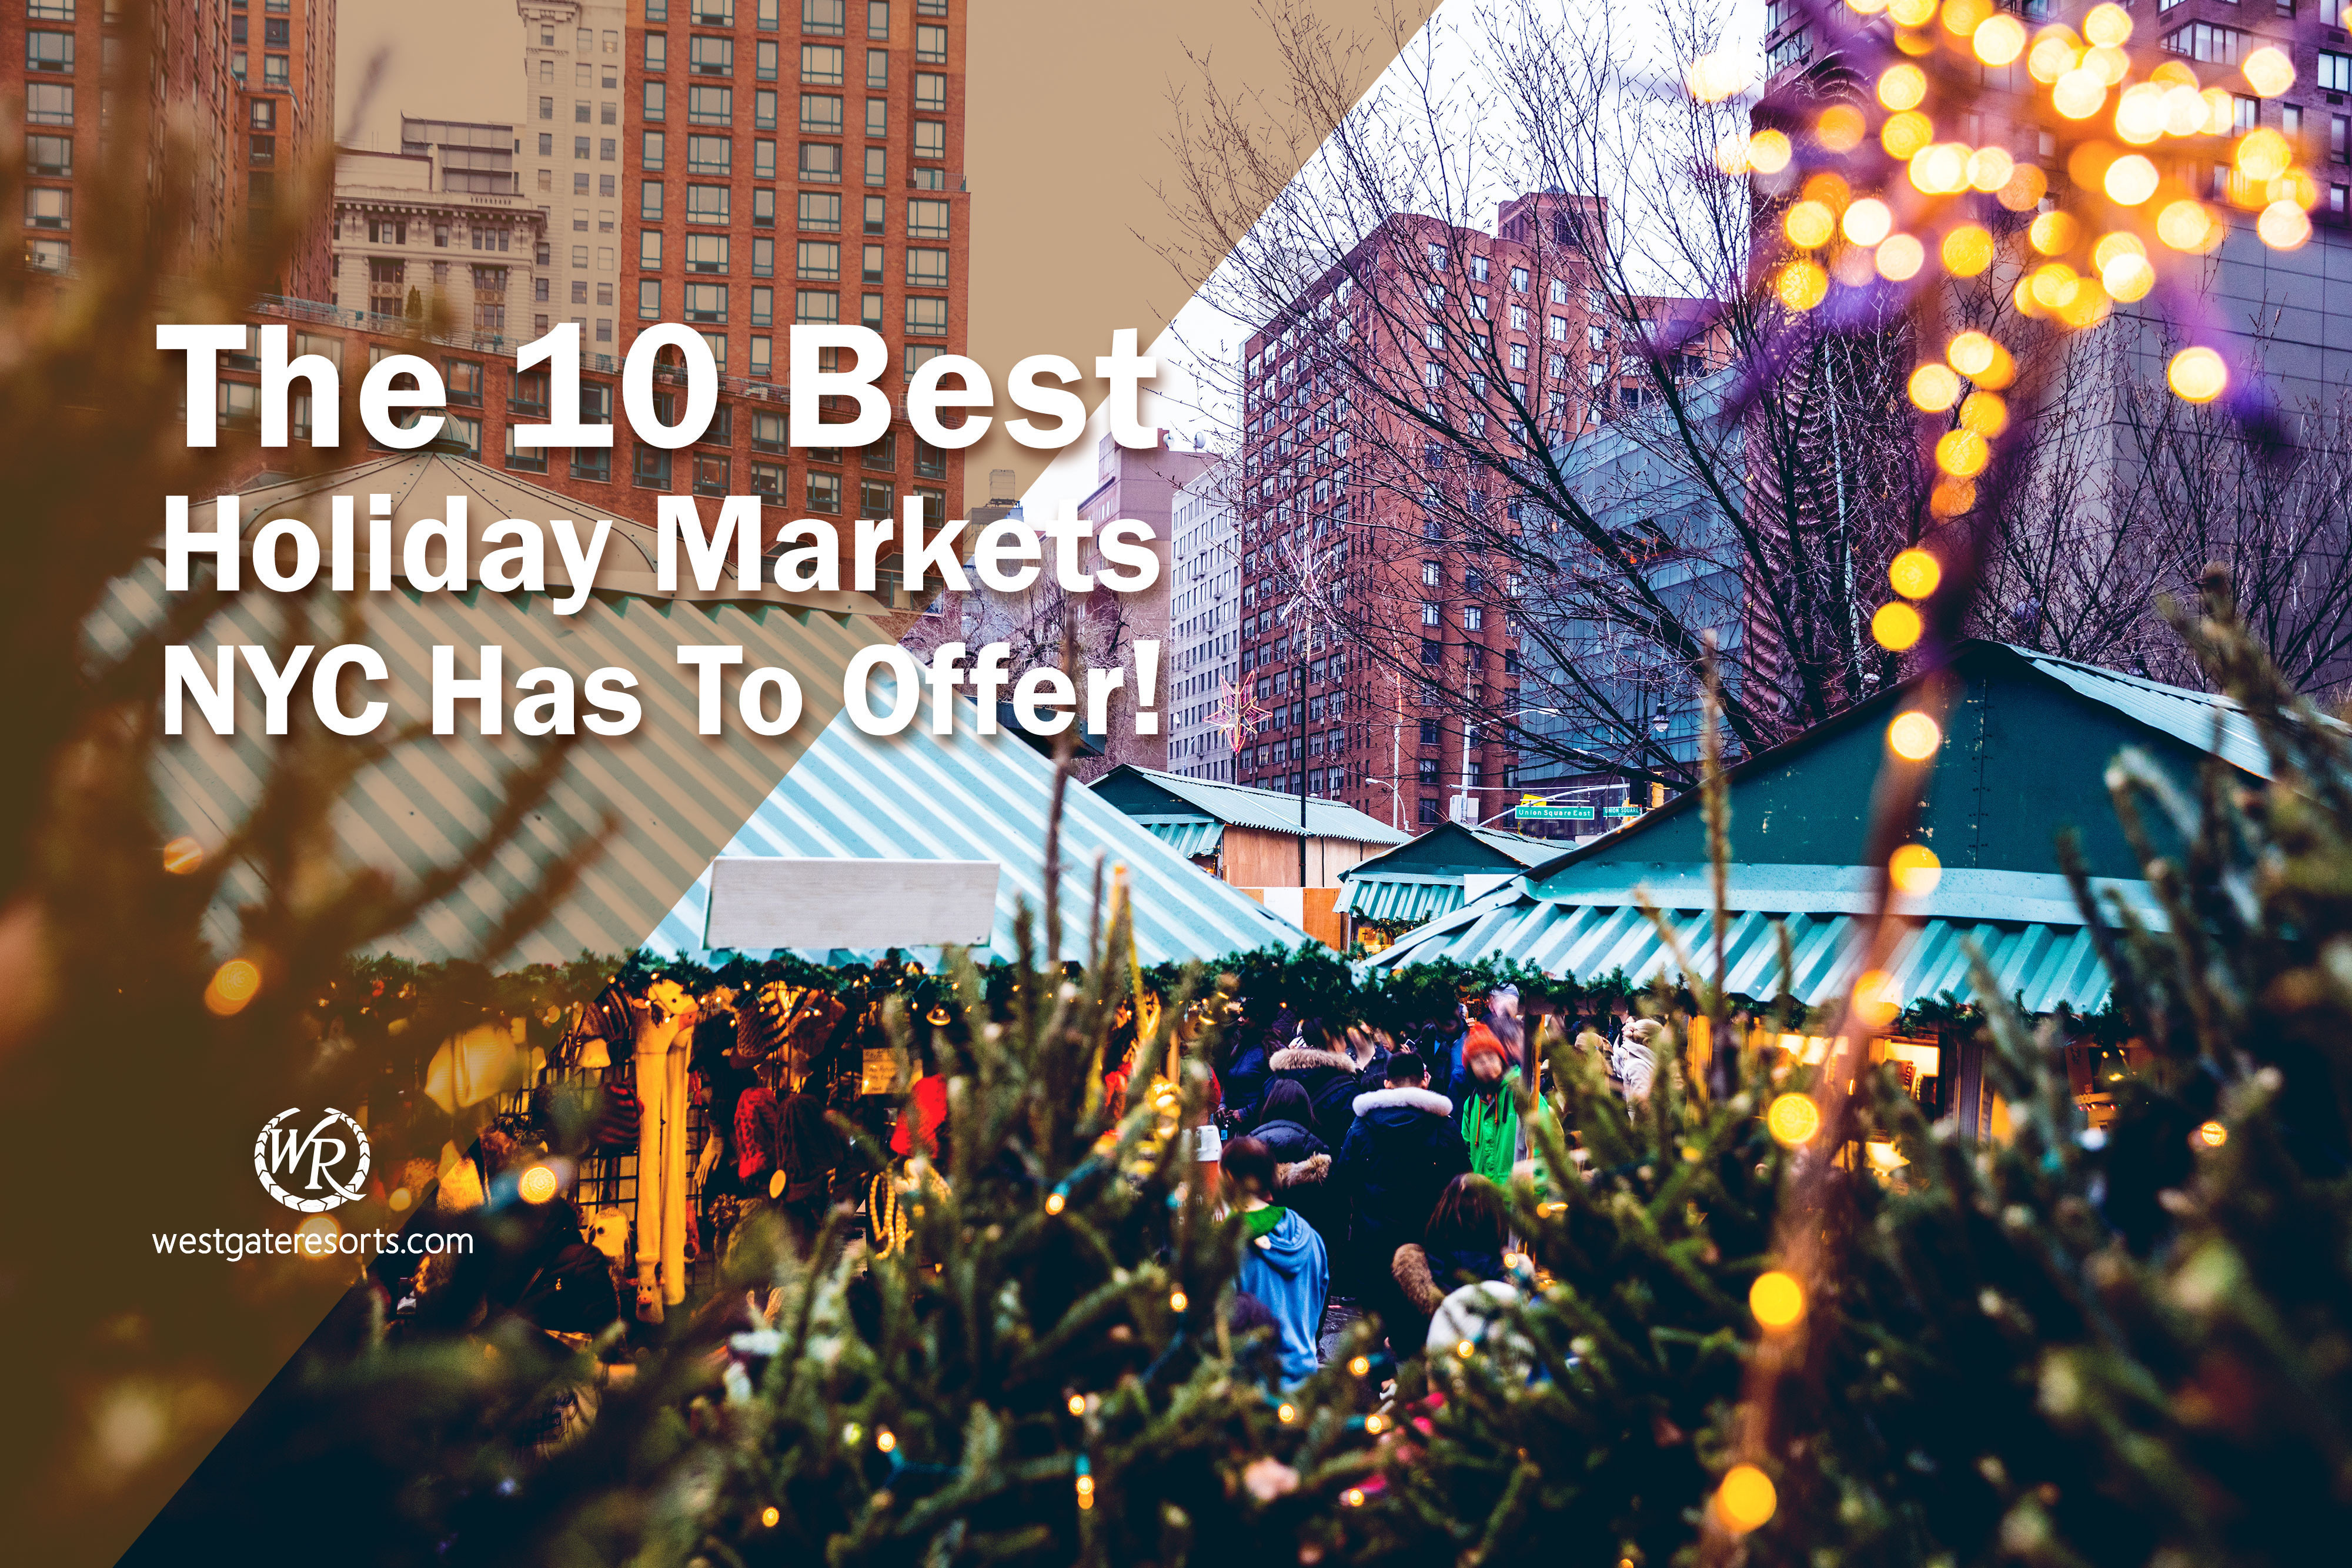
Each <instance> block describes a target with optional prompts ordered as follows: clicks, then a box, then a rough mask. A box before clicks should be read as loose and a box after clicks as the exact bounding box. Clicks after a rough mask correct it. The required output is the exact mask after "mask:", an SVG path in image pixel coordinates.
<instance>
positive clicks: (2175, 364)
mask: <svg viewBox="0 0 2352 1568" xmlns="http://www.w3.org/2000/svg"><path fill="white" fill-rule="evenodd" d="M2164 380H2165V382H2166V384H2167V385H2168V386H2170V387H2171V388H2172V390H2173V392H2174V393H2175V394H2176V395H2177V396H2179V398H2180V399H2181V400H2182V401H2183V402H2212V401H2213V400H2214V399H2215V398H2217V397H2220V396H2221V394H2222V393H2223V392H2227V391H2228V390H2229V388H2230V367H2229V366H2228V365H2226V364H2224V363H2222V362H2221V355H2220V354H2218V353H2216V352H2214V351H2213V350H2210V349H2208V348H2204V347H2202V346H2201V345H2200V347H2197V348H2193V349H2183V350H2180V352H2179V353H2177V354H2175V355H2173V356H2172V362H2171V363H2170V364H2168V365H2167V366H2166V367H2165V370H2164Z"/></svg>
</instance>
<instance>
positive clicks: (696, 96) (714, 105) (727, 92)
mask: <svg viewBox="0 0 2352 1568" xmlns="http://www.w3.org/2000/svg"><path fill="white" fill-rule="evenodd" d="M686 118H687V120H688V123H690V124H694V125H732V124H733V123H734V122H735V89H733V88H731V87H710V86H707V85H705V84H702V83H699V82H698V83H695V84H693V85H691V86H689V87H688V89H686Z"/></svg>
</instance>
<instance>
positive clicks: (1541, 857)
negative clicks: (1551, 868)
mask: <svg viewBox="0 0 2352 1568" xmlns="http://www.w3.org/2000/svg"><path fill="white" fill-rule="evenodd" d="M1465 831H1467V832H1468V833H1469V834H1470V835H1471V837H1473V838H1475V839H1476V840H1477V841H1479V842H1480V843H1482V844H1485V845H1486V847H1487V848H1489V849H1493V850H1500V851H1501V852H1503V853H1505V854H1507V855H1508V856H1510V857H1511V858H1512V859H1513V860H1515V861H1517V862H1519V863H1520V864H1521V865H1541V864H1543V862H1546V861H1549V860H1558V859H1559V857H1560V853H1561V851H1562V850H1563V849H1564V848H1565V847H1566V846H1564V845H1563V844H1561V842H1560V841H1559V840H1558V839H1538V838H1530V837H1529V836H1528V835H1527V834H1526V833H1507V832H1505V831H1502V830H1501V829H1499V828H1469V829H1466V830H1465Z"/></svg>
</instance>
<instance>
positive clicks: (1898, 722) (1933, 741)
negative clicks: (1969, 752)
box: [1886, 709, 1944, 762]
mask: <svg viewBox="0 0 2352 1568" xmlns="http://www.w3.org/2000/svg"><path fill="white" fill-rule="evenodd" d="M1943 743H1944V732H1943V730H1942V729H1940V728H1938V727H1937V724H1936V721H1935V720H1934V719H1932V718H1929V717H1928V716H1927V715H1926V714H1924V713H1920V712H1918V711H1916V709H1915V710H1913V711H1912V712H1910V713H1906V714H1901V715H1898V716H1896V717H1895V722H1894V723H1893V724H1890V725H1888V726H1887V727H1886V745H1887V748H1888V749H1889V750H1891V751H1893V752H1894V753H1895V756H1897V757H1900V758H1903V759H1904V760H1905V761H1906V762H1925V761H1927V758H1930V757H1933V756H1935V755H1936V748H1937V747H1939V746H1941V745H1943Z"/></svg>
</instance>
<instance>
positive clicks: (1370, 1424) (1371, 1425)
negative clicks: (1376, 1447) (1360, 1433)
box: [1364, 1410, 1389, 1437]
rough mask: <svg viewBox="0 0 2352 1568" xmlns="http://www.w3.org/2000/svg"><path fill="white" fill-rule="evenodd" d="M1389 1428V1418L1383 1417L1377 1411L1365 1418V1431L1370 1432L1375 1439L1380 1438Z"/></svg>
mask: <svg viewBox="0 0 2352 1568" xmlns="http://www.w3.org/2000/svg"><path fill="white" fill-rule="evenodd" d="M1388 1426H1389V1418H1388V1417H1387V1416H1383V1415H1381V1413H1380V1412H1379V1411H1377V1410H1375V1411H1373V1412H1372V1413H1371V1414H1370V1415H1369V1416H1365V1417H1364V1430H1365V1431H1367V1432H1370V1434H1371V1435H1372V1436H1373V1437H1379V1436H1380V1435H1381V1433H1382V1432H1385V1431H1387V1430H1388Z"/></svg>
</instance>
